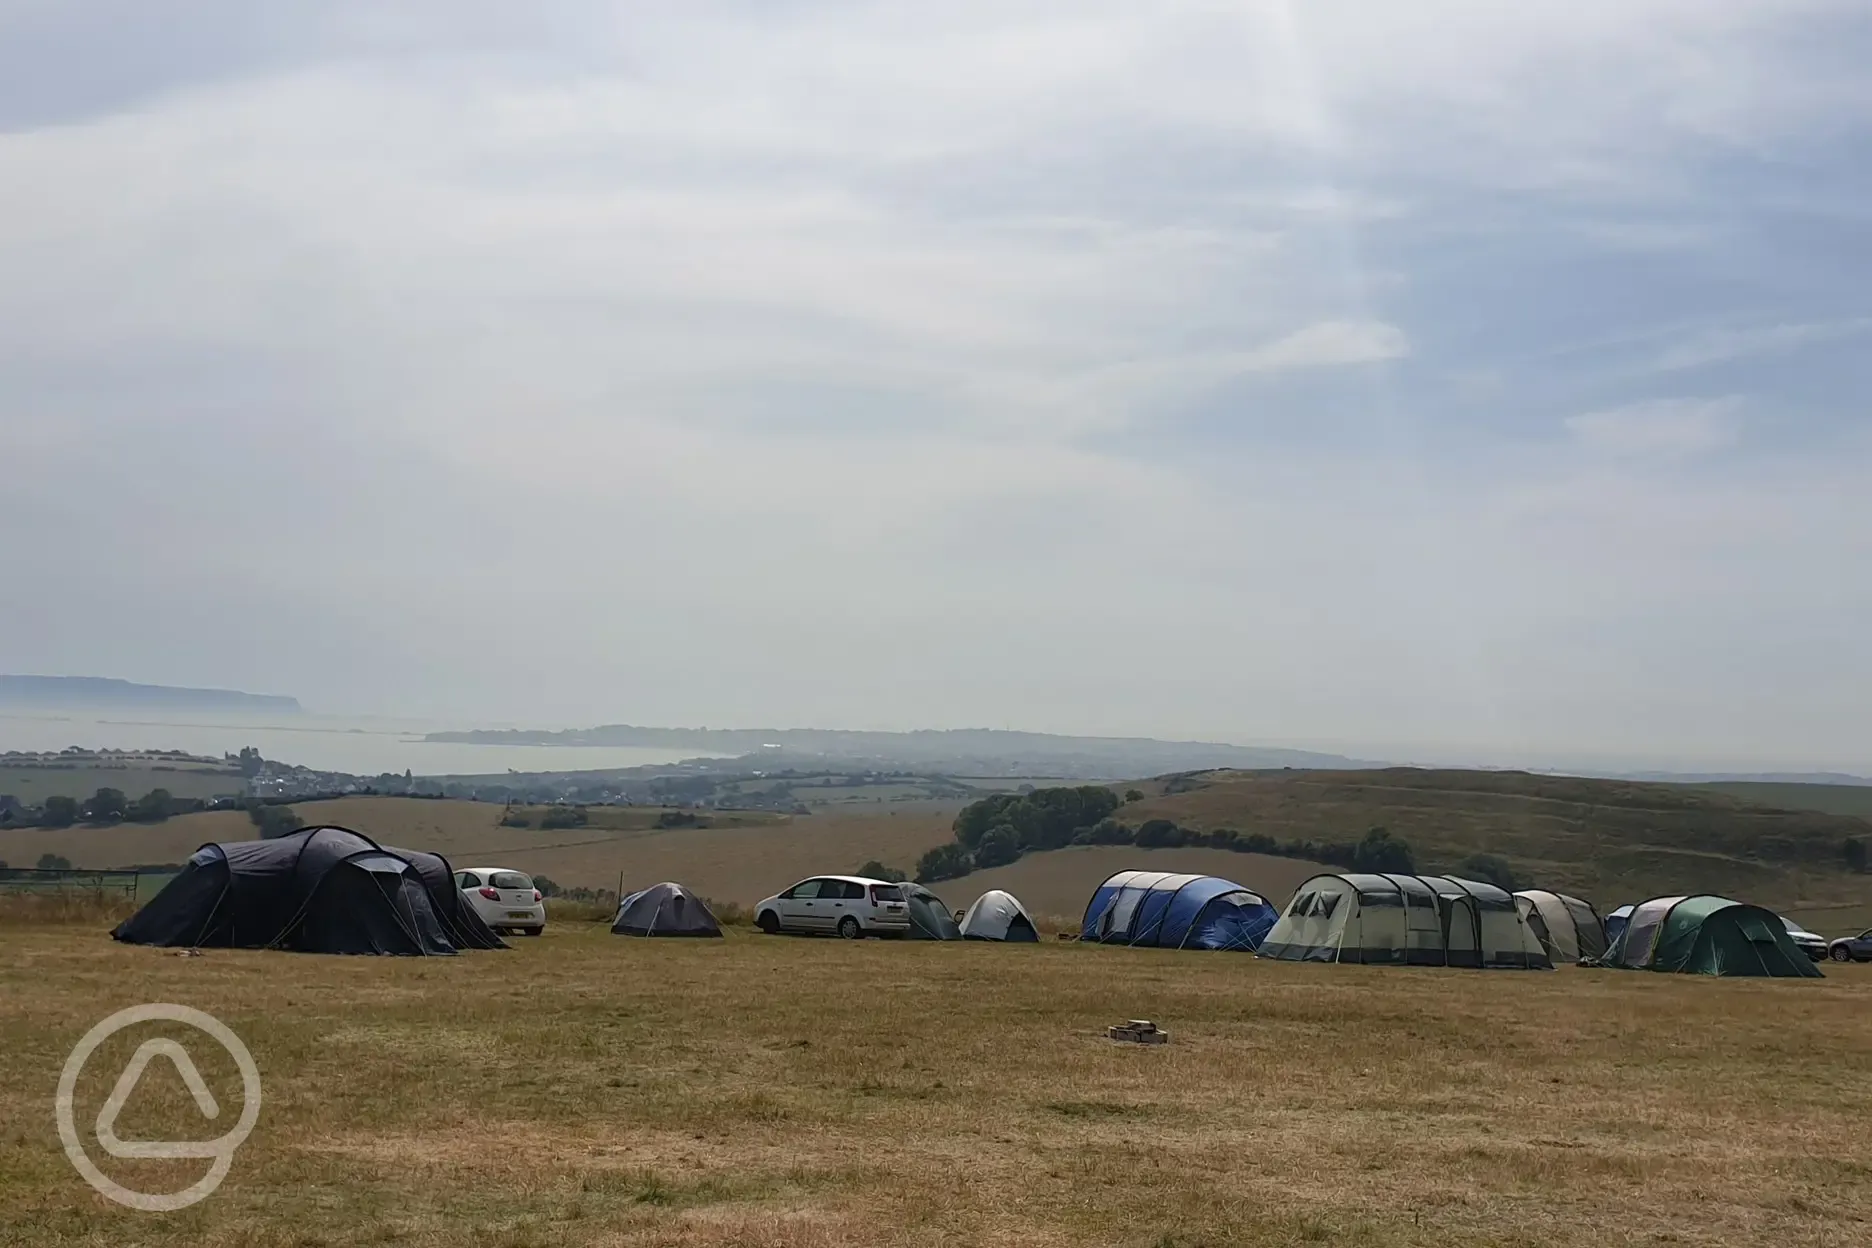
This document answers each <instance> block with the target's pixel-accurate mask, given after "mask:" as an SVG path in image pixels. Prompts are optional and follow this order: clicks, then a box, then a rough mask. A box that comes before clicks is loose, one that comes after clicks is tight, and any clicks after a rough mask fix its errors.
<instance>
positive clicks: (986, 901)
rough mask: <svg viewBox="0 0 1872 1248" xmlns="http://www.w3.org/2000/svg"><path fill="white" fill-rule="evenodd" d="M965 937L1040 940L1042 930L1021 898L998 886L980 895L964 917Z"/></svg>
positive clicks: (967, 938)
mask: <svg viewBox="0 0 1872 1248" xmlns="http://www.w3.org/2000/svg"><path fill="white" fill-rule="evenodd" d="M962 939H963V940H1020V941H1037V940H1039V939H1040V931H1039V929H1038V928H1036V927H1035V926H1034V921H1033V917H1032V916H1031V915H1029V914H1028V913H1027V907H1025V906H1023V905H1021V903H1020V898H1018V897H1016V896H1015V895H1014V894H1013V893H1004V892H1002V891H1001V890H1000V889H998V888H995V889H990V890H989V891H987V892H985V893H983V894H982V895H981V896H980V897H977V898H976V899H975V904H974V905H972V906H970V907H969V908H968V913H967V914H965V915H963V916H962Z"/></svg>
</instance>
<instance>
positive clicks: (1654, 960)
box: [1602, 896, 1821, 979]
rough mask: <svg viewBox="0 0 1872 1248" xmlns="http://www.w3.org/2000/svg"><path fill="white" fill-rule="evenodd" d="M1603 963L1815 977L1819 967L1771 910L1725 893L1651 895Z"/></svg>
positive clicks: (1713, 972)
mask: <svg viewBox="0 0 1872 1248" xmlns="http://www.w3.org/2000/svg"><path fill="white" fill-rule="evenodd" d="M1602 965H1604V966H1615V967H1619V968H1622V969H1624V970H1629V971H1680V972H1682V973H1684V974H1688V975H1772V976H1778V977H1787V978H1807V979H1819V978H1821V975H1820V968H1819V967H1817V966H1815V965H1814V964H1813V960H1812V959H1811V958H1809V957H1808V956H1807V955H1806V954H1804V953H1802V952H1801V951H1800V950H1799V949H1798V948H1796V947H1795V945H1794V942H1793V941H1792V940H1790V939H1788V934H1787V927H1786V925H1784V924H1783V923H1782V922H1781V920H1780V919H1778V918H1776V917H1775V916H1774V914H1773V913H1772V912H1770V911H1767V910H1764V909H1762V908H1761V907H1760V906H1749V905H1744V904H1742V903H1741V902H1739V901H1731V900H1729V899H1728V898H1727V897H1709V896H1702V897H1654V898H1652V899H1651V900H1650V901H1647V902H1645V903H1644V904H1643V905H1640V906H1638V907H1637V908H1636V909H1634V910H1633V911H1632V916H1631V922H1629V923H1627V924H1626V925H1625V930H1624V931H1623V932H1621V933H1619V938H1618V940H1617V941H1615V942H1614V943H1613V945H1612V947H1611V948H1610V949H1608V950H1607V951H1606V955H1605V958H1604V960H1603V962H1602Z"/></svg>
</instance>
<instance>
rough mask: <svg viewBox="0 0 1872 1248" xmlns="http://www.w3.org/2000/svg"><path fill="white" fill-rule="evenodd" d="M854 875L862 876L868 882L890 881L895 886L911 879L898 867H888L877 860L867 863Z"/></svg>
mask: <svg viewBox="0 0 1872 1248" xmlns="http://www.w3.org/2000/svg"><path fill="white" fill-rule="evenodd" d="M852 874H854V875H862V876H864V877H865V878H866V879H868V880H889V881H890V882H891V883H893V884H901V883H902V882H903V881H904V880H906V879H908V878H909V877H908V876H906V875H905V874H904V873H903V872H901V871H899V870H898V869H897V868H896V867H887V866H885V865H884V864H883V863H881V862H879V861H878V860H877V859H875V858H873V859H872V860H871V861H869V862H867V863H865V864H864V866H862V867H859V868H858V869H857V870H856V871H854V872H853V873H852Z"/></svg>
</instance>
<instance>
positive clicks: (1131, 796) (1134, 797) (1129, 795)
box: [1125, 789, 1144, 804]
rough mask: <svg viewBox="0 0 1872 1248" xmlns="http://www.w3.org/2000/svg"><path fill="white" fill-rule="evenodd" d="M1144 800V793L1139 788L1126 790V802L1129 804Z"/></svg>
mask: <svg viewBox="0 0 1872 1248" xmlns="http://www.w3.org/2000/svg"><path fill="white" fill-rule="evenodd" d="M1143 800H1144V794H1143V793H1141V792H1139V791H1138V790H1137V789H1126V790H1125V802H1126V803H1127V804H1128V803H1131V802H1141V801H1143Z"/></svg>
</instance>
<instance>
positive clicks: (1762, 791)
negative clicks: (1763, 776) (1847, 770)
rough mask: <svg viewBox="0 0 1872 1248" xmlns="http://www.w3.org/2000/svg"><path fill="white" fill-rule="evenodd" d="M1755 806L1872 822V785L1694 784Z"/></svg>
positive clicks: (1733, 782) (1728, 782) (1741, 781)
mask: <svg viewBox="0 0 1872 1248" xmlns="http://www.w3.org/2000/svg"><path fill="white" fill-rule="evenodd" d="M1697 787H1698V788H1705V789H1714V790H1715V791H1716V792H1718V793H1726V794H1728V795H1729V796H1730V797H1735V798H1740V799H1741V800H1742V801H1745V802H1754V803H1755V804H1756V805H1759V806H1777V807H1779V808H1781V809H1782V810H1819V811H1825V812H1826V813H1827V814H1830V815H1852V816H1854V817H1856V818H1860V819H1872V785H1862V784H1765V783H1757V782H1753V781H1744V780H1738V781H1724V782H1722V783H1719V784H1705V785H1698V786H1697Z"/></svg>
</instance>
